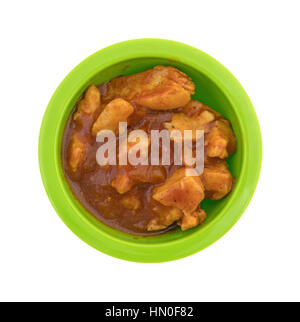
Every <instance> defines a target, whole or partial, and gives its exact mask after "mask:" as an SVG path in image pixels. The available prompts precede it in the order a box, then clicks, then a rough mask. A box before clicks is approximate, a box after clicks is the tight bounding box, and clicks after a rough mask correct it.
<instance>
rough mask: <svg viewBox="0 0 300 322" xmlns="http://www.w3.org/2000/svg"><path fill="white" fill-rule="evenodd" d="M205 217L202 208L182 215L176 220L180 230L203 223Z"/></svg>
mask: <svg viewBox="0 0 300 322" xmlns="http://www.w3.org/2000/svg"><path fill="white" fill-rule="evenodd" d="M205 219H206V213H205V211H204V210H203V209H197V210H196V211H194V212H193V213H191V214H190V215H184V216H183V217H182V219H181V220H180V221H179V222H178V224H179V226H180V227H181V230H183V231H184V230H187V229H190V228H193V227H196V226H198V225H201V224H203V223H204V221H205Z"/></svg>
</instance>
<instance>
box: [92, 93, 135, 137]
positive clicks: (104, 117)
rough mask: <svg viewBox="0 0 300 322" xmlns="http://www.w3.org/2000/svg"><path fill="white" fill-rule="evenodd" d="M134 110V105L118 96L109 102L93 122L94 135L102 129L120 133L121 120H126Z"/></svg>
mask: <svg viewBox="0 0 300 322" xmlns="http://www.w3.org/2000/svg"><path fill="white" fill-rule="evenodd" d="M133 111H134V108H133V106H132V105H131V104H130V103H128V102H127V101H125V100H123V99H122V98H116V99H114V100H112V101H111V102H109V103H108V104H107V105H106V106H105V107H104V109H103V111H102V112H101V114H100V115H99V116H98V118H97V120H96V121H95V123H94V124H93V127H92V134H93V135H94V136H96V135H97V133H98V132H99V131H101V130H111V131H113V132H115V133H116V134H118V132H119V122H126V121H127V118H128V117H129V115H131V114H132V113H133Z"/></svg>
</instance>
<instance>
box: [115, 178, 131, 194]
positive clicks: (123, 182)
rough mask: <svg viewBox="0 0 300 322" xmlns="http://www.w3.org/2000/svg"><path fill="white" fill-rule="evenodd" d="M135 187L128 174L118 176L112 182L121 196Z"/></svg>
mask: <svg viewBox="0 0 300 322" xmlns="http://www.w3.org/2000/svg"><path fill="white" fill-rule="evenodd" d="M133 185H134V182H133V181H132V180H131V179H130V177H129V175H128V173H124V174H122V175H119V176H117V177H116V178H115V179H113V180H112V182H111V186H112V187H113V188H115V189H116V190H117V191H118V193H120V194H124V193H126V192H128V191H129V190H130V189H131V188H132V187H133Z"/></svg>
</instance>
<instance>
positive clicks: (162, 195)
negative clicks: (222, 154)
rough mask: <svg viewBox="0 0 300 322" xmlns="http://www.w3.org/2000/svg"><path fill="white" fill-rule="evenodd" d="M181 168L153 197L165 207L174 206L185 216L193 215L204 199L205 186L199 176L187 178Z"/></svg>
mask: <svg viewBox="0 0 300 322" xmlns="http://www.w3.org/2000/svg"><path fill="white" fill-rule="evenodd" d="M185 170H186V169H185V168H180V169H178V170H176V171H174V173H173V174H172V175H171V176H170V177H169V178H168V179H167V180H166V182H165V183H164V184H162V185H161V186H159V187H155V188H154V189H153V194H152V197H153V199H154V200H156V201H159V202H160V203H161V204H163V205H164V206H174V207H177V208H178V209H180V210H182V211H183V213H184V214H186V215H188V214H191V213H192V212H193V211H195V210H196V208H197V207H198V206H199V204H200V202H201V201H202V200H203V199H204V186H203V184H202V182H201V179H200V177H199V176H186V173H185Z"/></svg>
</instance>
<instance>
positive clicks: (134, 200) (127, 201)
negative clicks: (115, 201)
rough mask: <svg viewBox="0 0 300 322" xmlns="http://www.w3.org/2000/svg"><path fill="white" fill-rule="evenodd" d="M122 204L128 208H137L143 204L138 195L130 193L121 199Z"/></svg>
mask: <svg viewBox="0 0 300 322" xmlns="http://www.w3.org/2000/svg"><path fill="white" fill-rule="evenodd" d="M121 204H122V206H123V207H125V208H127V209H130V210H137V209H139V208H140V206H141V201H140V199H139V198H138V197H137V196H136V195H134V194H129V195H127V196H124V197H123V198H122V199H121Z"/></svg>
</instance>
